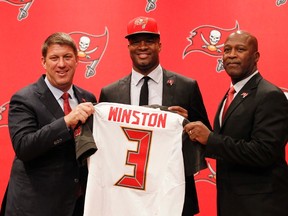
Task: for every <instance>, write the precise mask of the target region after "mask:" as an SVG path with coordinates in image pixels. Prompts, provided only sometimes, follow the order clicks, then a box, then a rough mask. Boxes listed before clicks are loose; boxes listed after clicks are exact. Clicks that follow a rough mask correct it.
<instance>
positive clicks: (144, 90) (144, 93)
mask: <svg viewBox="0 0 288 216" xmlns="http://www.w3.org/2000/svg"><path fill="white" fill-rule="evenodd" d="M142 79H144V83H143V85H142V87H141V91H140V99H139V105H140V106H143V105H148V96H149V90H148V81H149V79H150V77H148V76H144V77H143V78H142Z"/></svg>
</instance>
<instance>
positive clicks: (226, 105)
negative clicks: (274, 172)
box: [222, 86, 235, 121]
mask: <svg viewBox="0 0 288 216" xmlns="http://www.w3.org/2000/svg"><path fill="white" fill-rule="evenodd" d="M234 93H235V89H234V87H233V86H231V88H230V89H229V91H228V95H227V99H226V102H225V105H224V108H223V112H222V121H223V120H224V117H225V114H226V111H227V110H228V107H229V106H230V104H231V102H232V100H233V97H234Z"/></svg>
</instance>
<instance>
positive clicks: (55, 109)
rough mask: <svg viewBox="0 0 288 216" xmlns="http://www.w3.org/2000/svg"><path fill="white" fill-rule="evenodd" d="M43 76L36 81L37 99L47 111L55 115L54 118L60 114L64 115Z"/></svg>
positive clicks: (60, 115)
mask: <svg viewBox="0 0 288 216" xmlns="http://www.w3.org/2000/svg"><path fill="white" fill-rule="evenodd" d="M44 77H45V76H42V77H41V78H40V79H39V80H38V82H37V89H38V94H39V99H40V100H41V101H42V103H43V104H44V105H45V107H46V109H48V110H49V112H50V113H51V114H52V115H53V116H55V118H56V119H58V118H61V117H62V116H64V112H63V110H62V109H61V107H60V106H59V103H58V102H57V101H56V99H55V97H54V95H53V94H52V92H51V91H50V90H49V88H48V86H47V85H46V83H45V81H44Z"/></svg>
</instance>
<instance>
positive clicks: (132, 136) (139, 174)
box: [115, 127, 152, 190]
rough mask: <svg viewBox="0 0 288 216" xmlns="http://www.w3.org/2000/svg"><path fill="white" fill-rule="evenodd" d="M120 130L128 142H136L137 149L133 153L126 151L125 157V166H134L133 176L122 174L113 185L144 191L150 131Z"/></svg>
mask: <svg viewBox="0 0 288 216" xmlns="http://www.w3.org/2000/svg"><path fill="white" fill-rule="evenodd" d="M122 129H123V131H124V133H125V135H126V137H127V139H128V140H129V141H133V142H137V149H136V150H135V151H132V150H128V151H127V157H126V165H130V166H134V174H133V175H126V174H124V175H123V176H122V177H121V178H120V180H119V181H117V182H116V183H115V185H116V186H121V187H128V188H134V189H138V190H145V183H146V172H147V166H148V159H149V151H150V145H151V137H152V131H150V130H139V129H132V128H125V127H123V128H122Z"/></svg>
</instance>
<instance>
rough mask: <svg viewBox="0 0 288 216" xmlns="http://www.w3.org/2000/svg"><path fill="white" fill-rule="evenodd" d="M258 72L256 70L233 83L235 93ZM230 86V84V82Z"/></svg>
mask: <svg viewBox="0 0 288 216" xmlns="http://www.w3.org/2000/svg"><path fill="white" fill-rule="evenodd" d="M257 73H258V70H256V71H255V72H254V73H253V74H251V75H250V76H248V77H246V78H245V79H243V80H241V81H239V82H237V83H236V84H235V85H233V87H234V89H235V91H236V93H238V92H239V91H240V90H241V89H242V88H243V86H244V85H245V84H246V83H247V82H248V81H249V80H250V79H251V78H252V77H253V76H254V75H256V74H257ZM231 86H232V84H231Z"/></svg>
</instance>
